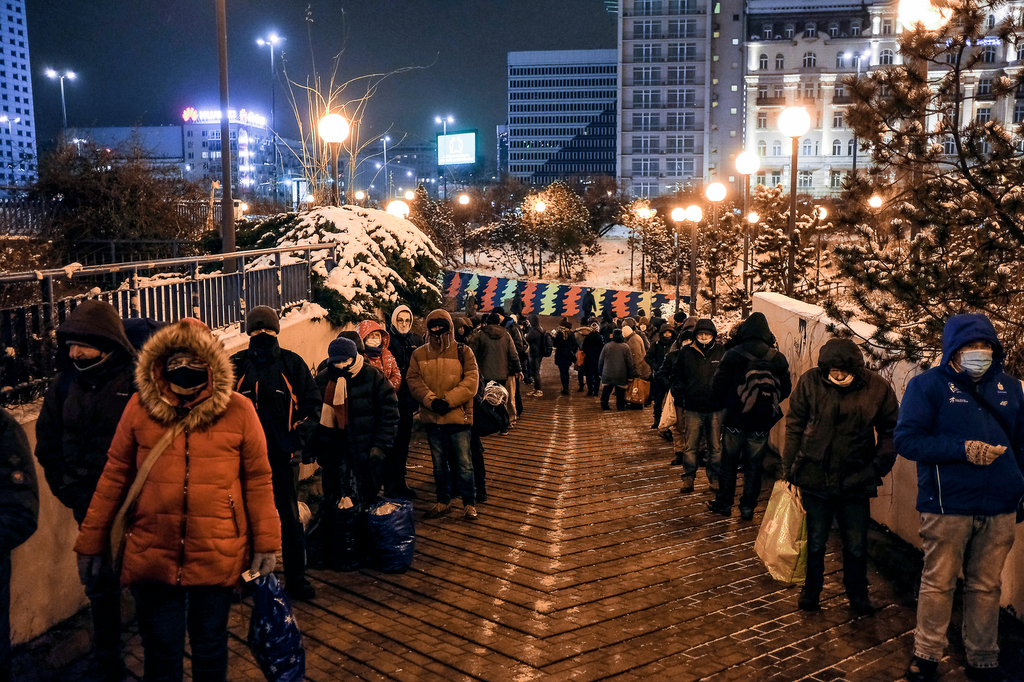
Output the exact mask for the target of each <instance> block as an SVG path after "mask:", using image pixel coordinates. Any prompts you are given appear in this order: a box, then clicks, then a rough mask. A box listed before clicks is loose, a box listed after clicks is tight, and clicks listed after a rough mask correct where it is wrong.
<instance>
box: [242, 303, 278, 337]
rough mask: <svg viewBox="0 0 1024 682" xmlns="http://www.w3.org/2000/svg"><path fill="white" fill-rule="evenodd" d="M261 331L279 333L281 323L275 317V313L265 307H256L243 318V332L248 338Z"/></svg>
mask: <svg viewBox="0 0 1024 682" xmlns="http://www.w3.org/2000/svg"><path fill="white" fill-rule="evenodd" d="M261 329H265V330H267V331H271V332H274V333H275V334H277V333H279V332H280V331H281V321H280V320H279V319H278V317H277V311H275V310H274V309H273V308H270V307H268V306H265V305H258V306H256V307H255V308H253V309H252V310H250V311H249V314H248V315H246V316H245V331H246V333H247V334H249V336H252V335H253V332H258V331H259V330H261Z"/></svg>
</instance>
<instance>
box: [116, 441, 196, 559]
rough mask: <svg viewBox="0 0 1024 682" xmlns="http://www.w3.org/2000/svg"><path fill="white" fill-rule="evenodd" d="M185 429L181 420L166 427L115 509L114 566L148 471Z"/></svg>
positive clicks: (121, 549)
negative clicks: (122, 502) (128, 519)
mask: <svg viewBox="0 0 1024 682" xmlns="http://www.w3.org/2000/svg"><path fill="white" fill-rule="evenodd" d="M184 430H185V425H184V423H183V422H178V423H177V424H175V425H174V426H172V427H171V428H169V429H167V431H166V432H165V433H164V435H163V436H161V438H160V440H158V441H157V443H156V445H154V446H153V449H152V450H150V451H149V456H147V457H146V461H145V462H143V463H142V466H141V467H139V471H138V473H137V474H136V475H135V480H134V481H132V486H131V488H129V489H128V495H127V497H125V500H124V504H122V505H121V508H120V509H118V511H117V516H115V517H114V523H113V524H111V526H110V553H111V555H112V558H113V560H114V564H115V565H116V566H118V567H119V566H120V563H121V553H122V552H123V551H124V534H125V526H126V519H127V517H128V512H129V511H130V510H131V508H132V506H133V505H134V504H135V501H136V500H137V499H138V498H139V493H141V492H142V486H143V485H145V483H146V479H147V478H148V477H149V472H150V471H152V469H153V465H155V464H156V461H157V460H158V459H160V455H162V454H164V451H165V450H166V449H167V448H168V447H169V446H170V444H171V443H173V442H174V439H175V438H177V437H178V435H179V434H180V433H181V432H182V431H184Z"/></svg>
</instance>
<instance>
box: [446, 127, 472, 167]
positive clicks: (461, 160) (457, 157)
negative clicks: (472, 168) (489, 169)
mask: <svg viewBox="0 0 1024 682" xmlns="http://www.w3.org/2000/svg"><path fill="white" fill-rule="evenodd" d="M466 163H476V131H468V132H462V133H448V134H447V135H438V136H437V165H438V166H455V165H459V164H466Z"/></svg>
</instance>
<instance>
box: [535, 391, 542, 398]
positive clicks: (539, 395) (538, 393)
mask: <svg viewBox="0 0 1024 682" xmlns="http://www.w3.org/2000/svg"><path fill="white" fill-rule="evenodd" d="M533 397H534V398H542V397H544V391H534V392H533Z"/></svg>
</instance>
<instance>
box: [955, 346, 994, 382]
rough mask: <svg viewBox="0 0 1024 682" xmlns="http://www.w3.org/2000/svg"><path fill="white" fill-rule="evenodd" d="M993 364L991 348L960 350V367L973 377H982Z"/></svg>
mask: <svg viewBox="0 0 1024 682" xmlns="http://www.w3.org/2000/svg"><path fill="white" fill-rule="evenodd" d="M991 366H992V351H990V350H963V351H960V367H961V368H963V370H964V371H965V372H967V373H968V374H969V375H970V376H971V378H972V379H980V378H981V377H982V376H984V375H985V372H987V371H988V368H989V367H991Z"/></svg>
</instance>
